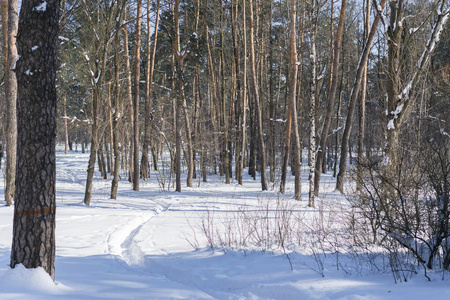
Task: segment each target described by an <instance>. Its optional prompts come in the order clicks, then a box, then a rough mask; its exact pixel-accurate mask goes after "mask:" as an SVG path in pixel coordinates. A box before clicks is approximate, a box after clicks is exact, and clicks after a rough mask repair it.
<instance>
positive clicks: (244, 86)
mask: <svg viewBox="0 0 450 300" xmlns="http://www.w3.org/2000/svg"><path fill="white" fill-rule="evenodd" d="M242 19H243V33H244V38H243V39H244V65H243V75H242V81H243V84H242V104H241V105H242V107H241V128H240V130H241V146H240V152H239V174H238V183H239V184H240V185H242V183H243V179H242V174H243V172H244V166H245V162H244V160H245V159H244V157H245V151H246V149H247V106H248V104H247V55H246V53H247V50H248V49H247V25H246V23H247V22H246V20H247V15H246V5H245V0H243V1H242Z"/></svg>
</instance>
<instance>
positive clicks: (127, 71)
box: [123, 8, 135, 183]
mask: <svg viewBox="0 0 450 300" xmlns="http://www.w3.org/2000/svg"><path fill="white" fill-rule="evenodd" d="M123 32H124V35H123V47H124V60H125V74H126V82H127V106H128V115H129V118H130V125H129V126H131V130H130V131H132V130H134V121H135V120H134V111H133V91H132V88H131V66H130V54H129V49H128V29H127V12H126V8H125V11H124V21H123ZM127 144H128V142H127ZM128 166H129V169H130V170H129V171H130V172H129V176H128V180H129V181H130V182H131V183H133V178H134V175H133V174H134V172H133V170H134V143H133V142H131V145H130V151H129V159H128Z"/></svg>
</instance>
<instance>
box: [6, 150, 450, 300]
mask: <svg viewBox="0 0 450 300" xmlns="http://www.w3.org/2000/svg"><path fill="white" fill-rule="evenodd" d="M88 155H89V153H88V151H87V153H85V154H82V153H80V152H74V151H71V152H69V154H67V155H64V151H63V149H62V148H61V147H58V151H57V171H56V174H57V186H56V191H57V213H56V216H57V225H56V283H53V282H52V280H51V279H50V277H49V276H48V275H47V274H46V273H45V271H44V270H43V269H41V268H38V269H31V270H29V269H25V268H24V267H23V266H22V265H18V266H16V268H15V269H10V268H9V259H10V247H11V240H12V218H13V208H12V207H6V206H5V205H4V196H3V193H4V184H2V185H0V201H1V206H0V299H3V300H4V299H6V300H9V299H25V300H27V299H33V300H39V299H450V288H449V285H450V281H449V279H444V280H441V277H442V274H441V273H439V274H438V273H435V274H433V273H431V274H429V276H430V277H431V278H432V280H431V282H428V281H427V279H426V278H425V277H424V276H423V275H421V274H418V275H415V276H414V277H413V278H412V279H411V280H410V281H408V282H407V283H397V284H395V283H394V280H393V278H392V275H391V274H389V273H386V272H385V273H374V272H370V271H369V270H360V271H359V272H349V271H348V270H345V269H343V268H340V269H339V270H338V269H337V268H336V265H333V263H332V262H331V261H334V260H336V258H333V259H329V260H327V259H324V260H323V262H324V271H323V275H324V276H323V277H322V276H321V274H320V272H317V270H316V269H317V263H316V261H315V260H314V258H313V256H312V255H308V254H301V253H300V252H298V253H296V254H291V256H290V259H291V262H292V265H293V270H291V268H290V265H289V262H288V260H287V258H286V256H285V255H283V254H282V253H280V252H279V251H278V252H277V251H274V252H270V253H269V252H260V251H256V250H255V251H238V250H234V251H232V250H229V251H217V250H216V251H212V250H211V249H209V248H207V247H206V240H205V238H204V237H203V236H202V235H201V234H198V235H197V239H198V242H199V244H200V249H197V250H194V249H193V248H192V246H190V244H189V242H188V241H187V239H186V237H189V236H191V233H192V230H191V227H193V228H196V226H197V225H198V224H199V223H200V222H201V219H202V216H204V215H205V213H206V211H209V212H211V211H214V214H215V215H217V216H220V215H224V214H226V213H229V212H230V211H231V210H233V209H235V208H236V204H242V205H244V204H245V205H248V206H249V208H250V209H254V208H256V206H255V203H256V202H257V199H258V198H265V199H269V200H270V199H276V198H277V197H278V196H280V197H282V200H283V201H290V202H291V204H292V205H293V207H295V211H303V212H304V213H305V214H306V215H305V216H308V215H309V217H314V216H315V215H317V213H318V212H317V210H315V209H310V208H307V201H306V200H307V196H308V195H307V190H306V189H304V190H303V197H304V199H303V201H301V202H296V201H294V200H291V199H292V198H293V192H294V186H293V180H292V178H290V179H289V182H288V184H287V193H286V195H285V196H283V195H278V194H277V191H278V185H275V187H274V188H273V189H271V190H270V189H269V191H267V192H261V191H260V183H259V180H256V181H254V180H253V179H252V178H250V177H248V176H247V173H246V172H245V173H244V174H245V175H246V177H245V178H244V184H243V186H242V187H241V186H239V185H238V184H237V183H236V182H232V183H231V184H230V185H226V184H224V183H223V178H220V177H218V176H216V177H214V175H211V176H210V177H209V182H208V183H203V182H202V183H201V186H200V187H197V184H198V182H197V181H196V182H195V187H194V188H186V187H185V186H183V189H182V193H176V192H174V191H173V190H170V191H161V189H160V187H159V185H158V183H157V181H156V176H155V174H152V176H151V178H150V180H149V181H148V182H143V181H142V182H141V185H140V187H141V191H139V192H135V191H132V187H131V185H130V184H129V183H128V181H126V180H122V181H120V182H119V193H118V199H117V200H112V199H110V198H109V191H110V185H111V184H110V180H101V179H100V176H99V174H98V173H96V176H95V177H96V179H95V182H94V190H93V197H92V205H91V206H90V207H86V206H84V205H83V203H82V202H83V196H84V184H85V180H86V168H87V162H88ZM3 159H4V158H3ZM3 166H4V161H3ZM3 166H2V167H3ZM2 170H3V169H2ZM1 173H4V172H1ZM303 174H304V180H303V181H304V182H306V177H307V175H308V174H307V172H303ZM3 176H4V175H3V174H1V175H0V179H1V180H3ZM122 178H126V176H125V174H122ZM322 178H323V179H322V180H323V183H321V191H322V193H321V194H320V196H319V197H318V198H317V199H316V203H328V204H330V205H336V206H341V205H344V206H345V203H346V200H345V198H344V197H343V196H341V195H340V194H338V193H337V192H335V191H334V184H335V182H334V180H333V178H332V177H331V176H330V175H328V174H326V175H323V177H322ZM197 180H198V179H197ZM183 182H185V181H183ZM303 186H304V187H305V188H307V184H304V185H303ZM271 187H272V185H271ZM207 207H208V209H206V208H207ZM189 224H191V225H189ZM339 259H340V265H341V266H345V265H349V264H352V257H351V256H346V255H345V254H341V255H339Z"/></svg>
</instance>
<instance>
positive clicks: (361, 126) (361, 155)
mask: <svg viewBox="0 0 450 300" xmlns="http://www.w3.org/2000/svg"><path fill="white" fill-rule="evenodd" d="M369 30H370V0H366V19H365V22H364V32H365V36H364V40H365V39H367V34H368V33H369ZM366 90H367V62H366V64H365V65H364V72H363V79H362V88H361V102H360V104H359V135H358V165H357V166H356V188H357V190H358V191H361V190H362V180H363V174H362V172H363V170H362V164H363V162H364V137H365V123H366V93H367V92H366Z"/></svg>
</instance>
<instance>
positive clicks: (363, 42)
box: [0, 0, 450, 281]
mask: <svg viewBox="0 0 450 300" xmlns="http://www.w3.org/2000/svg"><path fill="white" fill-rule="evenodd" d="M35 2H36V1H35ZM37 2H39V1H37ZM37 2H36V3H37ZM41 2H42V1H41ZM47 2H49V3H50V2H51V1H47ZM47 2H46V1H44V2H43V3H44V5H43V11H44V12H45V9H46V7H45V6H46V5H47ZM1 4H2V18H1V20H2V23H1V27H2V31H1V36H2V39H1V40H2V67H1V73H0V75H1V78H2V83H1V87H0V92H1V96H0V101H1V102H0V107H1V109H0V121H1V122H0V128H1V129H0V133H1V135H0V139H1V146H2V156H4V157H5V163H4V164H3V165H2V166H1V168H2V170H3V174H4V178H5V190H4V197H5V198H4V199H5V203H6V205H7V206H9V205H12V204H13V203H14V194H15V193H16V194H17V191H16V190H15V189H16V182H17V178H16V176H18V175H17V174H21V173H20V170H18V169H16V153H18V154H17V155H19V154H20V151H17V148H16V144H17V139H18V137H17V127H18V126H19V127H20V126H21V125H20V122H19V123H18V121H17V119H18V117H17V107H16V105H17V104H16V98H17V89H18V87H17V82H16V81H15V79H14V77H15V72H16V69H15V68H16V67H15V65H16V61H17V62H20V60H19V59H20V56H19V58H18V57H17V49H16V46H15V39H16V37H15V35H16V34H17V24H16V25H14V24H15V22H16V23H17V13H18V11H19V10H18V3H17V0H9V1H8V0H2V1H1ZM36 7H38V6H36ZM36 7H34V8H33V10H39V7H38V8H36ZM14 15H15V16H16V17H14ZM449 17H450V6H449V3H448V1H447V0H389V1H388V0H373V1H370V0H358V1H355V0H336V1H334V0H286V1H282V0H280V1H275V0H274V1H272V0H263V1H261V0H242V1H241V0H225V1H217V0H212V1H206V0H187V1H186V0H185V1H183V0H181V1H180V0H170V1H166V0H153V1H150V0H148V1H143V0H132V1H126V0H108V1H90V0H62V1H61V3H60V7H59V12H58V19H59V33H58V37H57V45H58V50H57V54H56V52H55V55H56V66H57V67H56V69H57V70H56V78H55V80H56V92H57V100H56V106H57V128H56V130H57V133H56V142H57V143H58V144H59V145H62V146H63V147H64V152H65V153H66V154H67V153H69V152H75V151H77V152H80V153H85V152H86V153H88V155H89V160H88V162H87V165H86V166H85V167H86V170H87V172H86V173H85V180H84V184H83V186H84V188H85V190H84V200H83V202H84V205H86V206H90V205H92V204H94V202H95V197H94V198H93V196H92V194H93V185H94V183H95V182H96V180H98V179H100V178H102V179H103V180H104V181H107V182H108V183H109V184H108V194H109V197H110V198H111V199H118V200H119V201H120V197H119V196H118V191H120V189H119V186H129V185H130V184H131V186H132V189H133V190H134V191H135V192H138V191H140V189H142V186H145V185H146V184H147V183H149V182H153V183H156V184H157V186H158V187H159V189H160V190H161V191H175V192H178V193H181V194H183V193H185V192H186V191H189V189H190V188H193V187H200V186H202V185H204V184H206V183H208V182H210V180H213V181H214V180H215V179H214V178H216V177H217V176H219V178H221V183H222V184H223V185H231V184H235V183H237V184H238V185H241V186H245V180H244V179H245V177H246V176H247V175H248V176H250V177H251V178H253V180H255V181H257V182H258V183H259V186H260V188H259V189H260V191H276V192H277V193H279V194H281V195H287V193H286V185H287V181H288V180H289V178H293V181H294V187H295V188H294V193H293V194H292V195H291V194H289V197H291V196H292V197H291V198H292V199H295V200H298V201H303V200H304V201H307V207H309V208H311V209H317V208H318V207H319V205H318V203H317V199H319V198H320V195H321V194H320V193H321V192H322V191H321V188H322V187H323V186H324V185H323V184H322V185H321V180H322V181H323V177H324V176H325V174H327V173H328V174H332V177H334V178H335V186H334V188H335V190H336V191H338V192H339V193H340V194H343V195H345V197H347V198H348V199H349V202H350V203H351V209H352V211H353V210H356V211H358V212H359V215H358V216H360V218H359V219H358V220H355V223H354V225H355V224H359V225H355V226H361V228H364V233H360V234H362V235H364V236H365V237H364V238H358V239H361V240H360V241H359V243H361V244H359V245H363V244H364V245H377V246H381V247H385V248H386V249H388V250H389V251H390V252H391V253H395V258H392V260H391V261H390V263H391V267H392V270H393V273H394V274H397V275H395V276H394V277H395V278H396V279H398V280H400V281H401V280H402V278H403V279H405V280H406V277H407V276H405V275H404V272H405V271H404V265H403V264H405V259H404V257H403V256H401V255H400V254H399V253H407V254H408V255H409V256H407V257H408V258H407V259H410V260H411V261H410V262H411V264H412V265H414V264H415V265H416V266H420V267H421V268H422V269H423V270H425V276H427V275H426V274H427V270H434V269H437V270H443V271H445V272H448V271H449V269H450V224H449V218H450V142H449V138H450V113H449V112H450V110H449V107H450V25H449V24H450V23H449V22H448V19H449ZM19 36H20V35H18V39H19ZM18 45H19V44H18ZM19 46H20V45H19ZM35 47H38V46H35ZM32 49H37V48H34V47H33V48H32ZM32 51H35V50H32ZM19 67H20V65H18V68H19ZM24 70H25V69H24ZM30 70H31V69H28V70H26V71H24V72H25V73H27V72H28V73H27V75H29V76H32V75H33V73H32V72H34V71H33V70H31V71H30ZM30 74H31V75H30ZM17 76H18V79H19V89H20V76H22V75H20V76H19V75H17ZM19 98H20V97H19ZM19 102H20V101H19ZM19 118H20V113H19ZM18 124H19V125H18ZM19 139H20V136H19ZM19 150H20V149H19ZM19 167H20V164H17V168H19ZM305 172H306V173H305ZM302 173H304V174H303V176H302ZM302 177H303V180H302ZM302 186H303V188H302ZM345 187H349V188H345ZM94 189H95V188H94ZM302 191H303V195H302ZM302 199H303V200H302ZM204 233H205V234H206V236H207V235H208V234H207V232H206V231H204ZM355 239H356V238H355ZM362 240H364V241H362ZM218 244H220V243H218ZM211 246H217V244H216V243H212V244H211ZM283 247H284V246H283ZM361 247H362V248H364V246H361ZM367 247H368V246H367ZM49 273H51V272H49ZM402 274H403V275H402Z"/></svg>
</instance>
